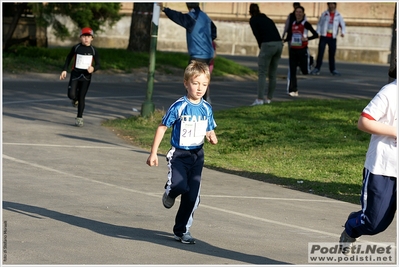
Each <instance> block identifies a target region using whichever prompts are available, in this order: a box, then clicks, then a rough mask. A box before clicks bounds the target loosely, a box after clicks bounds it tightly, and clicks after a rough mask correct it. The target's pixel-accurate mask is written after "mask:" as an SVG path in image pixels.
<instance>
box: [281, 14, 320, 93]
mask: <svg viewBox="0 0 399 267" xmlns="http://www.w3.org/2000/svg"><path fill="white" fill-rule="evenodd" d="M309 31H310V32H311V33H312V36H310V37H309V36H308V32H309ZM317 37H319V35H318V34H317V32H316V30H315V29H313V27H312V25H311V24H310V23H309V22H308V21H307V20H306V19H305V8H304V7H302V6H298V7H296V8H295V21H294V22H293V23H292V25H291V28H289V30H288V34H287V39H285V40H284V41H285V42H287V41H288V43H289V50H288V52H289V71H288V76H287V89H288V90H287V91H288V92H287V93H288V94H289V95H290V96H298V82H297V78H296V72H297V66H299V68H300V69H301V72H302V74H304V75H307V74H309V71H310V62H311V56H310V54H309V49H308V41H309V40H313V39H316V38H317Z"/></svg>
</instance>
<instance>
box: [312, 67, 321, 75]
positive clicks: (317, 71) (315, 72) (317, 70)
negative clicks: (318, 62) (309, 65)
mask: <svg viewBox="0 0 399 267" xmlns="http://www.w3.org/2000/svg"><path fill="white" fill-rule="evenodd" d="M310 74H312V75H320V70H319V69H318V68H314V69H313V70H312V71H311V72H310Z"/></svg>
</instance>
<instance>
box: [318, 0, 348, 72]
mask: <svg viewBox="0 0 399 267" xmlns="http://www.w3.org/2000/svg"><path fill="white" fill-rule="evenodd" d="M327 6H328V9H327V10H326V11H324V12H323V13H322V14H321V16H320V19H319V22H318V24H317V29H316V31H317V33H318V34H319V35H320V40H319V46H318V52H317V60H316V67H315V68H314V69H313V70H312V71H311V74H313V75H319V74H320V69H321V65H322V64H323V56H324V50H325V48H326V45H328V63H329V67H330V72H331V75H333V76H340V75H341V74H340V73H339V72H338V71H337V70H336V68H335V52H336V51H337V36H338V30H339V28H341V37H344V36H345V31H346V27H345V21H344V19H343V17H342V15H341V13H339V12H338V11H337V10H336V8H337V3H335V2H329V3H327Z"/></svg>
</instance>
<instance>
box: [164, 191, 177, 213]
mask: <svg viewBox="0 0 399 267" xmlns="http://www.w3.org/2000/svg"><path fill="white" fill-rule="evenodd" d="M162 204H163V206H164V207H165V208H167V209H170V208H171V207H173V205H174V204H175V199H174V198H171V197H170V196H168V194H166V192H165V193H163V196H162Z"/></svg>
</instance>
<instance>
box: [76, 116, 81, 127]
mask: <svg viewBox="0 0 399 267" xmlns="http://www.w3.org/2000/svg"><path fill="white" fill-rule="evenodd" d="M75 125H76V126H78V127H83V118H75Z"/></svg>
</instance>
